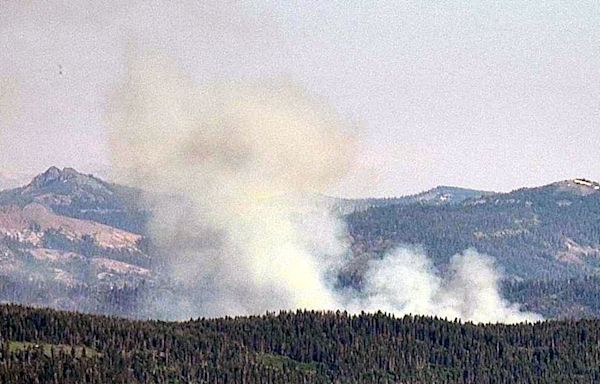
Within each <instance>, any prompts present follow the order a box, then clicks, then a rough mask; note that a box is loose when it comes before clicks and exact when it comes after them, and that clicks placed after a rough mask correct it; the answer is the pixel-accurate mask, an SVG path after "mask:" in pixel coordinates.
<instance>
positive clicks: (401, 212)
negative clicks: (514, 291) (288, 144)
mask: <svg viewBox="0 0 600 384" xmlns="http://www.w3.org/2000/svg"><path fill="white" fill-rule="evenodd" d="M346 221H347V223H348V228H349V232H350V236H351V238H352V241H353V252H354V253H355V254H367V255H369V256H368V257H366V258H367V259H368V258H372V257H380V256H381V255H383V254H384V253H385V252H387V251H389V250H390V249H393V248H394V247H396V246H399V245H420V246H422V247H423V248H424V249H425V250H426V252H427V253H428V255H429V256H430V257H432V258H433V260H434V262H435V264H436V265H438V266H439V267H441V268H443V267H444V266H445V265H446V263H447V262H448V260H449V259H450V257H451V256H452V255H454V254H456V253H459V252H461V251H463V250H464V249H467V248H476V249H477V250H478V251H479V252H483V253H486V254H489V255H491V256H493V257H494V259H495V260H496V262H497V263H498V264H499V265H500V266H501V267H502V268H503V270H504V273H505V276H506V277H507V278H509V279H516V280H519V279H524V280H534V279H550V280H556V279H567V278H573V277H583V276H586V275H595V274H598V273H599V272H600V192H599V191H598V190H596V189H594V188H593V187H585V186H580V185H577V184H575V183H573V182H571V181H565V182H560V183H555V184H551V185H548V186H545V187H540V188H531V189H522V190H518V191H514V192H511V193H507V194H494V195H487V196H483V197H478V198H473V199H467V200H465V201H463V202H461V203H460V204H445V205H440V206H431V205H427V204H410V205H400V204H396V205H388V206H385V207H373V208H370V209H367V210H365V211H361V212H355V213H352V214H350V215H348V216H347V220H346Z"/></svg>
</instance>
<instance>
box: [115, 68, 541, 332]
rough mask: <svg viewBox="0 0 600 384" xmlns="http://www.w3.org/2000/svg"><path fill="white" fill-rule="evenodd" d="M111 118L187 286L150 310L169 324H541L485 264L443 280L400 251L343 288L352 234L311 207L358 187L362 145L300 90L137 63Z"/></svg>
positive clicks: (478, 260)
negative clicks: (285, 314) (221, 80)
mask: <svg viewBox="0 0 600 384" xmlns="http://www.w3.org/2000/svg"><path fill="white" fill-rule="evenodd" d="M109 120H110V124H111V127H112V135H111V146H112V156H113V163H114V165H115V166H116V167H118V168H119V169H121V175H120V176H121V181H124V182H126V183H128V184H133V185H136V186H138V187H141V188H142V189H144V190H146V191H149V193H148V195H147V198H146V203H147V204H148V206H149V207H150V209H151V210H152V212H153V218H152V220H151V224H150V233H151V236H152V237H153V240H154V242H155V243H156V244H157V245H158V247H159V248H160V249H161V253H162V254H163V257H162V263H161V265H162V266H163V267H164V271H162V272H163V274H164V275H165V276H167V277H168V279H169V281H170V283H171V284H172V285H173V286H174V287H178V288H177V289H176V291H175V292H176V293H173V292H171V293H170V294H165V295H164V296H160V295H159V296H158V297H157V298H155V300H153V301H152V302H151V303H149V305H152V306H153V309H154V310H155V313H157V315H158V316H159V317H165V318H175V319H184V318H189V317H193V316H222V315H244V314H259V313H263V312H264V311H267V310H279V309H296V308H304V309H348V310H351V311H360V310H369V311H375V310H385V311H388V312H392V313H396V314H403V313H409V312H410V313H424V314H432V315H443V316H447V317H451V318H452V317H461V318H464V319H465V320H474V321H506V322H514V321H522V320H526V319H529V320H535V319H537V318H538V317H536V316H535V315H532V314H525V313H520V312H519V309H518V307H516V306H512V305H510V304H508V303H505V302H504V301H503V300H502V299H501V297H500V295H499V294H498V290H497V280H498V278H497V276H496V274H495V272H494V269H493V265H492V264H491V262H490V261H489V260H488V259H487V258H485V257H481V256H479V255H477V254H476V253H475V252H466V253H465V254H463V255H460V256H456V257H455V258H454V259H453V261H452V265H451V270H452V277H451V278H448V279H442V278H441V277H439V276H438V275H437V274H436V273H434V272H433V271H432V268H431V266H430V263H429V261H428V260H427V259H426V257H425V256H424V255H422V254H419V253H415V252H411V251H408V250H400V251H398V252H396V253H393V254H391V255H389V256H388V257H385V258H383V259H382V260H379V261H373V262H371V263H370V265H369V269H368V271H367V273H366V275H365V288H364V290H363V291H361V292H348V291H346V292H340V291H337V290H336V289H334V288H333V285H334V281H335V277H336V276H337V273H338V272H339V271H340V270H341V269H342V267H343V266H344V264H345V262H346V258H347V257H349V254H350V251H349V247H347V245H346V244H345V239H346V235H345V230H344V225H343V222H342V221H341V220H339V219H338V218H337V217H335V216H333V215H331V214H330V213H329V212H330V211H329V210H328V209H320V208H319V206H318V204H316V202H315V201H313V199H312V198H311V196H316V193H318V192H322V191H324V190H326V189H327V188H328V187H329V186H331V185H332V184H335V183H337V182H339V181H340V180H341V178H342V177H343V176H344V175H345V173H346V172H347V171H348V169H349V168H350V166H351V164H352V160H353V153H354V141H353V139H352V135H351V134H350V130H349V129H348V127H346V126H345V125H344V124H343V123H342V122H341V121H340V120H339V119H338V118H337V117H336V115H335V114H334V113H332V112H331V111H328V110H327V109H326V108H324V107H323V106H322V105H321V104H319V103H317V102H316V101H315V100H312V99H311V98H309V97H308V96H307V95H306V94H304V93H303V91H302V90H301V89H299V88H297V87H295V86H293V85H290V84H285V83H276V82H267V83H261V84H234V83H229V84H219V85H213V86H211V87H199V86H197V85H196V84H195V83H194V82H193V81H191V80H190V79H189V78H188V77H187V76H186V75H185V74H183V73H181V72H180V71H179V70H178V69H177V68H176V66H175V65H174V64H173V63H171V62H170V61H169V60H166V59H164V58H162V57H159V56H146V57H140V58H131V59H130V63H129V69H128V72H127V76H126V78H125V79H124V81H123V82H122V84H121V86H120V87H119V88H118V90H117V91H116V92H115V95H114V97H113V100H112V104H111V107H110V115H109ZM156 196H160V198H156Z"/></svg>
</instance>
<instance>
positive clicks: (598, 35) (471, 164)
mask: <svg viewBox="0 0 600 384" xmlns="http://www.w3.org/2000/svg"><path fill="white" fill-rule="evenodd" d="M100 3H101V2H95V1H89V2H88V1H6V0H5V1H0V51H1V52H2V53H1V54H0V145H1V147H0V161H1V164H2V170H0V173H10V172H15V171H19V170H23V169H25V170H34V171H39V170H43V169H44V168H46V167H47V166H49V165H52V164H56V165H60V166H75V167H78V168H81V169H83V170H84V171H89V170H92V169H93V168H95V167H96V166H97V165H98V164H106V163H108V155H107V146H106V129H107V128H106V125H107V124H106V121H105V117H104V116H105V109H106V105H107V97H108V96H107V95H108V94H109V92H110V90H111V89H112V87H114V84H115V83H116V82H117V81H118V79H119V77H120V76H121V75H123V72H124V68H125V60H126V56H127V52H128V50H130V49H131V47H132V46H134V47H138V48H141V49H154V50H160V51H161V52H165V53H166V54H167V55H169V56H170V57H172V58H173V59H174V60H175V61H176V62H178V63H179V65H180V66H181V68H182V69H183V70H184V71H185V72H187V73H188V74H189V75H190V76H192V77H193V78H194V79H195V80H196V81H197V82H199V83H203V82H212V81H215V80H223V79H225V80H229V79H234V80H236V79H240V78H241V79H252V80H254V79H257V78H283V79H289V80H292V81H295V82H297V83H299V84H301V85H303V86H304V87H306V88H307V89H308V90H309V92H310V93H312V94H314V95H315V96H316V97H319V98H321V99H323V100H325V101H326V102H327V103H329V104H330V106H332V107H333V108H335V109H336V110H337V111H338V112H339V113H340V114H341V115H343V116H344V117H345V118H346V119H347V120H349V121H350V122H352V124H356V125H357V126H358V127H359V131H360V143H361V153H360V154H359V157H358V158H357V162H358V163H361V164H363V166H364V167H366V168H369V169H370V171H367V172H366V173H367V174H368V175H367V176H364V175H360V176H359V177H357V179H366V180H368V183H366V184H367V185H364V184H365V183H359V182H358V181H350V182H349V183H348V184H349V186H348V190H347V191H346V194H348V195H377V196H382V195H387V196H389V195H399V194H405V193H412V192H417V191H419V190H423V189H426V188H429V187H433V186H435V185H439V184H446V185H448V184H450V185H460V186H466V187H474V188H481V189H490V190H509V189H512V188H516V187H520V186H528V185H540V184H544V183H547V182H551V181H556V180H560V179H565V178H569V177H588V178H594V179H600V148H599V147H600V22H599V21H600V2H598V1H537V2H532V1H518V2H517V1H502V2H481V1H452V2H441V1H436V2H423V1H415V2H400V1H379V2H358V1H340V2H321V1H319V2H316V1H315V2H308V1H303V2H296V1H279V2H274V1H270V2H260V3H259V2H233V1H231V2H222V1H213V0H211V1H205V2H198V1H144V2H142V1H113V2H106V3H104V4H100Z"/></svg>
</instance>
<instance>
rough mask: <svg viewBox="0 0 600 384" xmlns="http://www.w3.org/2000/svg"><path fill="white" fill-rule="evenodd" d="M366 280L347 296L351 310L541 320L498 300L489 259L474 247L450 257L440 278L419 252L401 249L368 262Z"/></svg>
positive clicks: (479, 319) (488, 319)
mask: <svg viewBox="0 0 600 384" xmlns="http://www.w3.org/2000/svg"><path fill="white" fill-rule="evenodd" d="M364 281H365V286H364V289H363V290H362V292H361V294H360V295H359V297H358V298H356V297H353V298H350V307H351V308H352V309H353V310H354V311H359V310H365V311H377V310H381V311H384V312H388V313H394V314H399V315H402V314H407V313H412V314H424V315H432V316H433V315H435V316H440V317H445V318H448V319H455V318H460V319H464V320H468V321H474V322H481V323H487V322H502V323H517V322H522V321H537V320H541V319H542V318H541V316H539V315H537V314H535V313H531V312H522V311H521V310H520V308H519V306H518V305H517V304H511V303H508V302H507V301H506V300H504V299H502V297H501V296H500V294H499V288H498V281H499V276H498V274H497V272H496V270H495V268H494V264H493V260H492V259H491V258H490V257H488V256H485V255H481V254H479V253H477V252H476V251H474V250H467V251H465V252H464V253H462V254H459V255H455V256H453V257H452V259H451V261H450V268H449V273H448V275H447V277H446V278H444V277H442V276H441V274H440V273H439V272H436V270H435V268H434V267H433V265H432V263H431V261H430V260H429V259H428V258H427V257H426V256H425V254H424V253H423V252H421V251H419V250H415V249H408V248H399V249H397V250H395V251H394V252H392V253H391V254H389V255H387V256H386V257H385V258H383V259H381V260H373V261H371V262H370V265H369V269H368V271H367V273H366V275H365V278H364Z"/></svg>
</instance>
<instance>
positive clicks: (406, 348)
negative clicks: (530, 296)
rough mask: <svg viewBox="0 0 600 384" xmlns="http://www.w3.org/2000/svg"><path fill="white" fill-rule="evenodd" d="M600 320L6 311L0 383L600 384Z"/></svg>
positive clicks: (0, 320) (1, 309)
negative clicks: (478, 321) (183, 317)
mask: <svg viewBox="0 0 600 384" xmlns="http://www.w3.org/2000/svg"><path fill="white" fill-rule="evenodd" d="M599 381H600V321H599V320H579V321H564V322H555V321H552V322H544V323H536V324H521V325H514V326H507V325H473V324H468V323H467V324H463V323H460V322H457V321H452V322H449V321H444V320H441V319H434V318H428V317H421V316H417V317H413V316H405V317H402V318H397V319H396V318H392V317H389V316H386V315H384V314H372V315H367V314H362V315H357V316H351V315H349V314H346V313H341V312H327V313H318V312H302V311H299V312H294V313H291V312H284V313H279V314H269V315H266V316H260V317H247V318H222V319H214V320H206V319H198V320H191V321H188V322H184V323H164V322H155V321H152V322H148V321H145V322H134V321H128V320H123V319H117V318H108V317H100V316H92V315H82V314H76V313H66V312H55V311H53V310H48V309H31V308H25V307H19V306H12V305H9V306H0V382H2V383H6V384H10V383H25V382H27V383H36V382H39V383H106V382H111V383H244V382H246V383H332V382H334V383H474V384H486V383H596V382H599Z"/></svg>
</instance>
